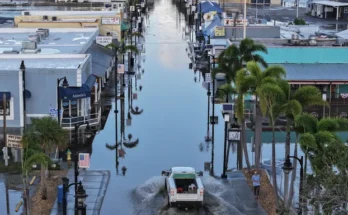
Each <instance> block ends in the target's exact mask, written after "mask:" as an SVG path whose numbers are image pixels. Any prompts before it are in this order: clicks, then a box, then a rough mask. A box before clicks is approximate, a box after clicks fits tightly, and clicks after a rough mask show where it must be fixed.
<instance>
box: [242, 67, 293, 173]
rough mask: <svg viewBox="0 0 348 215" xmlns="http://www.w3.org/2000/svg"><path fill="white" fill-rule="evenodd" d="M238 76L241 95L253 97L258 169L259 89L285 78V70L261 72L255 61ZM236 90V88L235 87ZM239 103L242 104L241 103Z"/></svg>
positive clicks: (259, 142) (259, 149) (272, 68)
mask: <svg viewBox="0 0 348 215" xmlns="http://www.w3.org/2000/svg"><path fill="white" fill-rule="evenodd" d="M239 73H240V74H238V78H239V80H238V82H239V85H240V87H241V89H240V91H241V93H242V92H243V93H245V92H248V93H250V94H253V95H254V96H255V104H256V106H255V112H256V114H255V115H256V117H255V118H254V122H255V133H254V137H255V139H254V144H255V167H256V168H259V166H260V159H261V134H262V111H261V108H260V105H259V100H260V97H261V95H260V94H259V93H260V91H259V89H260V88H262V86H263V85H265V84H267V83H270V84H276V83H277V81H278V80H280V79H281V78H282V77H284V76H285V73H286V72H285V70H284V68H283V67H281V66H277V65H272V66H269V67H268V68H266V69H265V70H264V71H262V69H261V67H260V66H259V64H258V63H257V62H255V61H250V62H248V63H247V66H246V69H243V70H241V71H240V72H239ZM237 88H238V87H237ZM241 102H244V100H243V101H241Z"/></svg>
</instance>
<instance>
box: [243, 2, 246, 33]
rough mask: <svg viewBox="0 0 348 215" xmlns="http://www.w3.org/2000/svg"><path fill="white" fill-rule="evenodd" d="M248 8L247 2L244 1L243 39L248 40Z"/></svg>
mask: <svg viewBox="0 0 348 215" xmlns="http://www.w3.org/2000/svg"><path fill="white" fill-rule="evenodd" d="M246 6H247V4H246V0H244V18H243V19H244V20H243V39H245V38H246V13H247V9H246Z"/></svg>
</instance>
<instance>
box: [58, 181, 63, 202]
mask: <svg viewBox="0 0 348 215" xmlns="http://www.w3.org/2000/svg"><path fill="white" fill-rule="evenodd" d="M57 199H58V204H62V203H63V185H58V186H57Z"/></svg>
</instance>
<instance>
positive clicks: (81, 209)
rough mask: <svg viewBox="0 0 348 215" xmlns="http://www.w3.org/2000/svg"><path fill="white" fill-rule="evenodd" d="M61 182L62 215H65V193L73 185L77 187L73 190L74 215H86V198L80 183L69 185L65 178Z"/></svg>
mask: <svg viewBox="0 0 348 215" xmlns="http://www.w3.org/2000/svg"><path fill="white" fill-rule="evenodd" d="M62 181H63V215H67V199H66V193H67V192H68V190H69V188H70V187H71V186H73V185H75V187H76V186H77V189H76V190H75V206H74V214H75V215H86V208H87V205H86V204H85V200H86V198H87V196H88V195H87V194H86V190H85V189H84V188H83V186H82V182H81V181H80V182H79V183H71V184H69V179H68V178H66V177H63V178H62Z"/></svg>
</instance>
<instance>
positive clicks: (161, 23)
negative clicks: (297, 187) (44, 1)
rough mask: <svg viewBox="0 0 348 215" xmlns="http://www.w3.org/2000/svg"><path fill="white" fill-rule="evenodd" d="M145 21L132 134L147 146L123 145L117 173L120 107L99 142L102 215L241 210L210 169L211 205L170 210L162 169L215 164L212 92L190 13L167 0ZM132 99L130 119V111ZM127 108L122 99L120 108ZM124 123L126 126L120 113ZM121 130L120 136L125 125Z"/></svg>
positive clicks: (0, 199) (1, 198) (219, 150)
mask: <svg viewBox="0 0 348 215" xmlns="http://www.w3.org/2000/svg"><path fill="white" fill-rule="evenodd" d="M35 9H37V8H35ZM20 10H22V9H20ZM26 10H27V8H26ZM46 10H48V9H47V8H46ZM11 14H12V15H11ZM13 14H19V9H18V10H17V9H16V10H14V11H12V12H9V11H0V17H1V16H5V15H8V16H13ZM145 21H146V29H145V30H146V32H145V38H144V41H145V42H144V43H145V44H144V45H145V50H146V53H145V54H143V56H142V57H141V58H139V59H138V62H139V64H140V68H139V71H138V72H139V73H140V74H142V75H141V77H140V75H138V76H137V77H132V83H133V93H137V99H133V102H132V103H133V108H135V107H136V106H138V107H139V109H143V112H142V114H140V115H132V120H131V125H130V126H126V127H125V137H127V136H128V134H132V136H133V138H132V139H131V140H135V139H139V144H138V145H136V147H134V148H126V147H125V146H123V149H124V151H125V157H124V158H120V159H119V170H118V171H116V161H115V151H110V150H109V149H107V148H106V147H105V144H106V143H109V144H114V143H115V114H114V113H113V110H112V111H110V115H109V117H108V120H107V124H106V126H105V129H104V130H102V131H101V132H100V133H99V134H98V135H97V136H96V137H95V139H94V142H93V152H92V155H91V156H92V157H91V159H92V160H91V168H90V169H103V170H110V171H111V178H110V183H109V186H108V190H107V193H106V196H105V198H104V202H103V206H102V211H101V214H118V215H129V214H137V215H153V214H163V215H164V214H168V215H171V214H219V215H220V214H221V215H222V214H240V212H239V211H238V210H237V209H236V208H237V207H236V205H231V204H230V203H229V202H227V201H225V200H224V198H223V196H224V192H226V191H227V190H228V189H229V188H228V187H226V186H225V185H223V184H222V183H221V182H220V181H219V180H217V179H214V178H212V177H210V176H209V175H208V173H207V172H204V176H203V179H202V180H203V183H204V186H205V190H206V193H205V202H204V204H205V206H204V208H202V209H201V210H200V211H196V210H189V211H183V210H177V209H168V208H167V207H166V202H165V198H164V197H163V192H162V191H163V187H164V178H162V177H161V176H160V174H161V171H162V170H167V169H169V168H171V167H173V166H191V167H194V168H195V169H196V170H197V171H201V170H203V168H204V162H210V159H211V145H210V144H206V143H205V142H204V136H206V126H207V121H206V120H207V96H206V90H205V89H204V88H203V87H202V83H200V81H201V80H200V77H199V74H198V73H197V74H194V73H193V72H192V70H190V69H189V63H190V60H189V58H188V55H187V53H186V47H187V41H186V40H185V32H182V30H183V29H184V28H183V26H185V16H184V14H179V13H178V10H177V7H176V5H175V4H173V3H172V1H171V0H159V1H157V2H155V7H154V9H153V11H151V12H150V13H149V14H148V17H146V18H145ZM145 56H146V57H145ZM194 80H197V81H196V82H195V81H194ZM139 86H142V90H141V91H137V89H139ZM127 96H128V95H127V93H126V97H127ZM127 100H128V98H126V99H125V101H126V102H125V109H126V113H125V115H126V118H127V110H128V109H129V104H128V102H127ZM120 106H121V105H120V102H118V110H120V108H121V107H120ZM113 108H114V106H113ZM215 109H216V115H218V116H219V124H218V125H216V127H215V160H214V162H215V174H216V175H218V176H219V175H221V172H222V162H223V160H222V159H223V157H222V155H223V135H224V134H223V132H224V127H223V126H224V123H222V122H223V119H222V116H221V112H220V110H221V106H220V105H216V108H215ZM125 121H126V120H125ZM118 123H119V124H118V129H120V127H121V123H120V111H119V114H118ZM118 133H119V135H118V136H119V141H120V139H121V138H120V136H121V134H120V130H119V131H118ZM270 149H271V146H270V145H266V144H265V145H264V147H263V158H265V159H267V158H270V157H271V150H270ZM250 153H251V152H250ZM250 157H251V154H250ZM277 157H278V158H284V146H283V144H279V145H277ZM235 163H236V156H235V154H231V155H230V159H229V169H232V168H234V167H235V166H236V165H235ZM122 167H126V168H127V171H126V174H125V176H123V175H122V174H121V168H122ZM2 179H3V178H1V177H0V214H6V212H5V208H6V205H5V202H6V201H5V192H3V191H4V187H3V180H2ZM19 200H20V192H15V191H10V205H11V214H14V213H13V211H14V205H15V204H16V203H17V202H18V201H19Z"/></svg>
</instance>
